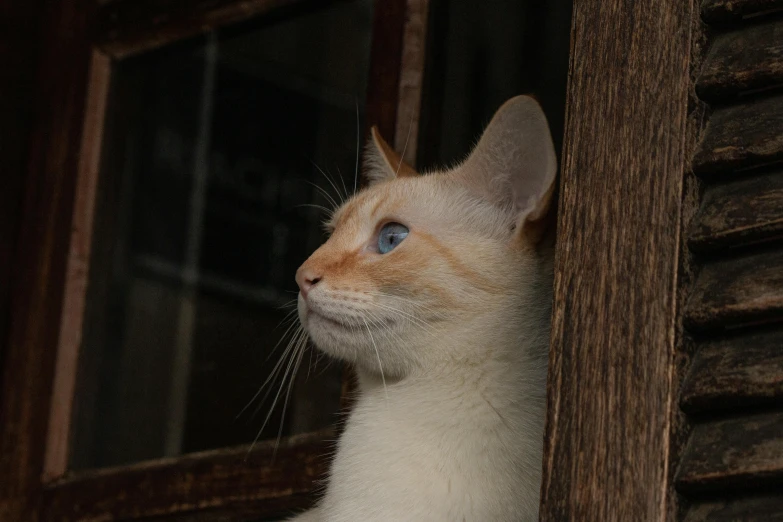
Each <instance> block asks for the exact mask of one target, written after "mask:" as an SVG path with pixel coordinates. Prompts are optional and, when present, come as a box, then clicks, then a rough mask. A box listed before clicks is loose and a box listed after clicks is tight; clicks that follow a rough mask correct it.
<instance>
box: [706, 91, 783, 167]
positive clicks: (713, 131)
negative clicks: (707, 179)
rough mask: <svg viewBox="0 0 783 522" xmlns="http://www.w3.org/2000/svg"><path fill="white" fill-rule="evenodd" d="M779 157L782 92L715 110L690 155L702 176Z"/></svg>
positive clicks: (782, 126) (781, 148) (782, 140)
mask: <svg viewBox="0 0 783 522" xmlns="http://www.w3.org/2000/svg"><path fill="white" fill-rule="evenodd" d="M781 160H783V96H773V97H769V98H762V99H758V100H754V101H750V102H747V103H743V104H740V105H735V106H730V107H725V108H722V109H718V110H716V111H715V112H714V113H713V114H712V116H711V117H710V120H709V122H708V123H707V128H706V130H705V131H704V139H703V141H702V143H701V146H700V147H699V150H697V151H696V154H695V156H694V158H693V169H694V171H695V172H696V173H697V174H700V175H702V176H704V175H709V174H713V173H726V172H731V171H732V170H736V169H743V168H749V167H754V166H758V165H764V164H768V163H773V162H779V161H781Z"/></svg>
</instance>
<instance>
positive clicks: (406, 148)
mask: <svg viewBox="0 0 783 522" xmlns="http://www.w3.org/2000/svg"><path fill="white" fill-rule="evenodd" d="M412 127H413V113H411V121H410V123H408V134H407V135H406V136H405V145H403V147H402V154H400V162H399V163H398V164H397V171H396V172H395V173H394V177H395V178H396V177H397V175H398V174H399V173H400V167H402V162H403V158H404V157H405V151H406V150H408V140H409V139H410V137H411V128H412Z"/></svg>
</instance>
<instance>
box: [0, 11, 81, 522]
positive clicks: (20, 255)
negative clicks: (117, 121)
mask: <svg viewBox="0 0 783 522" xmlns="http://www.w3.org/2000/svg"><path fill="white" fill-rule="evenodd" d="M94 6H95V2H94V0H73V1H57V2H48V3H46V4H45V9H44V10H43V13H41V16H40V18H39V20H40V23H41V24H42V25H41V27H42V31H41V33H40V37H41V42H40V45H41V54H40V59H39V62H38V64H37V66H38V67H37V75H36V79H35V89H34V91H33V95H32V98H33V100H34V104H35V105H34V112H33V115H32V127H31V138H30V147H29V157H28V158H27V164H26V170H25V189H24V200H23V202H22V203H21V208H22V213H21V220H20V223H21V224H20V232H19V236H18V237H19V244H18V248H17V250H16V255H15V259H14V266H13V282H14V287H13V292H12V295H11V306H10V310H11V316H10V323H9V324H10V329H9V340H8V345H7V353H6V361H5V367H4V375H3V379H2V387H1V388H0V477H2V480H0V520H13V521H15V522H17V521H18V522H24V521H27V520H31V519H33V518H34V517H35V513H34V512H33V511H31V510H34V509H35V508H36V504H35V499H37V495H38V493H39V492H40V483H41V480H40V479H41V472H42V468H43V460H44V451H43V448H44V447H45V441H46V430H47V424H48V420H49V402H50V398H51V391H52V376H53V371H54V359H55V355H56V347H57V336H58V331H59V319H60V311H61V305H62V296H63V280H64V277H65V267H66V254H67V249H68V238H69V236H70V234H69V231H70V225H71V216H72V211H73V200H74V197H73V196H74V188H75V184H76V174H77V168H78V156H79V143H80V139H81V134H82V120H83V116H84V98H85V96H84V94H85V85H86V82H87V69H88V63H89V60H90V42H89V38H90V34H91V30H92V23H91V22H92V17H93V14H94ZM35 34H37V33H35Z"/></svg>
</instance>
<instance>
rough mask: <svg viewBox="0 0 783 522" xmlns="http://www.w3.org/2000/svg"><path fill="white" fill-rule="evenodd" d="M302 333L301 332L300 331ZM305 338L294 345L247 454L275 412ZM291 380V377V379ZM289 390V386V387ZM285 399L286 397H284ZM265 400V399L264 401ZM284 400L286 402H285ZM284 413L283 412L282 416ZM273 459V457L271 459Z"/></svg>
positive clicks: (302, 337)
mask: <svg viewBox="0 0 783 522" xmlns="http://www.w3.org/2000/svg"><path fill="white" fill-rule="evenodd" d="M302 332H303V331H302ZM305 337H306V333H305V335H304V336H301V335H300V336H299V337H298V339H299V341H298V343H297V345H296V348H295V349H294V351H293V353H292V356H291V357H290V358H289V361H288V365H287V366H286V369H285V373H284V374H283V378H282V380H281V381H280V386H279V387H278V388H277V393H276V394H275V397H274V399H272V405H271V406H270V407H269V412H268V413H267V414H266V417H265V418H264V423H263V424H262V425H261V429H259V430H258V433H257V434H256V437H255V439H253V443H252V444H251V445H250V449H249V450H248V452H250V451H252V450H253V447H254V446H255V444H256V442H258V439H259V437H261V434H262V433H263V432H264V428H266V425H267V424H268V423H269V419H270V418H271V417H272V413H273V412H274V411H275V406H277V401H278V400H279V399H280V393H281V392H282V391H283V388H284V387H285V381H286V379H287V378H288V376H289V374H290V373H291V368H292V367H293V366H294V361H295V360H296V359H297V355H298V350H299V348H300V347H301V346H302V339H304V338H305ZM291 378H292V379H293V376H292V377H291ZM289 389H290V386H289ZM286 397H287V395H286ZM264 400H265V399H264ZM287 400H288V399H287V398H286V402H287ZM284 414H285V412H283V415H284ZM283 420H284V419H282V418H281V421H280V422H281V428H282V422H283ZM273 458H274V457H273Z"/></svg>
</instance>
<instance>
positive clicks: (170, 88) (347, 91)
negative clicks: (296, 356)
mask: <svg viewBox="0 0 783 522" xmlns="http://www.w3.org/2000/svg"><path fill="white" fill-rule="evenodd" d="M371 19H372V2H371V1H369V0H358V1H352V2H336V3H328V4H327V5H326V6H322V7H318V8H314V7H312V6H310V7H308V10H307V11H303V12H288V13H286V14H285V15H284V16H278V17H277V18H276V19H269V18H267V19H264V20H261V21H260V22H259V23H254V24H253V25H252V26H243V27H241V28H240V29H239V30H231V31H227V32H222V33H217V34H214V33H213V34H211V35H209V36H208V37H206V38H204V39H202V40H201V41H199V42H195V43H192V42H191V43H188V44H180V45H175V46H172V47H171V48H167V49H163V50H160V51H156V52H154V53H149V54H146V55H143V56H141V57H138V58H134V59H131V60H127V61H124V62H121V63H120V64H119V65H118V66H117V67H116V70H115V74H114V79H113V85H112V98H111V102H110V109H109V111H108V115H107V122H106V123H107V129H108V130H107V135H106V139H105V141H106V143H107V146H106V150H105V151H104V158H103V163H102V177H101V182H100V187H99V192H100V194H99V197H98V200H97V201H96V220H95V221H96V225H95V229H94V231H93V252H92V256H91V265H90V279H89V288H88V294H87V307H86V310H85V320H84V332H83V346H82V350H81V354H82V355H81V360H80V368H79V379H78V390H77V395H76V398H75V413H74V415H75V417H74V422H73V438H72V440H73V445H72V451H71V467H72V468H76V469H82V468H89V467H99V466H109V465H116V464H122V463H127V462H134V461H139V460H144V459H151V458H158V457H162V456H174V455H179V454H181V453H185V452H192V451H198V450H203V449H209V448H217V447H223V446H228V445H234V444H242V443H249V442H252V441H253V440H254V439H255V438H256V437H257V436H258V437H259V438H260V439H265V438H275V437H277V435H278V430H281V433H282V435H283V436H285V435H288V434H293V433H300V432H306V431H312V430H314V429H318V428H320V427H324V426H326V425H329V424H331V423H332V422H334V420H335V419H334V413H335V412H336V411H337V408H338V404H339V394H340V376H341V371H340V368H339V365H336V364H333V365H331V366H328V365H327V364H324V361H321V363H319V364H316V356H315V354H311V353H310V352H307V353H306V354H305V355H304V361H303V363H302V368H301V369H300V371H299V373H298V377H297V378H296V380H295V384H294V386H293V388H292V392H291V399H290V401H289V403H288V407H287V411H286V413H285V415H284V416H283V412H282V402H283V401H282V400H280V401H279V402H278V405H277V407H275V408H274V409H273V410H270V406H271V401H270V400H267V401H266V402H264V403H260V402H259V401H257V402H256V403H254V404H252V405H250V407H249V408H248V409H247V410H246V412H245V414H243V415H242V416H240V417H239V418H238V419H236V416H237V414H238V413H239V412H240V410H242V408H243V406H244V405H245V404H246V403H247V402H248V401H249V400H250V399H251V397H253V396H254V394H255V392H256V391H257V390H258V388H259V386H260V385H261V384H262V383H263V382H264V381H265V380H266V379H267V377H268V376H269V374H270V372H271V371H272V369H273V368H274V366H275V363H277V361H278V359H279V357H280V355H281V354H282V353H283V352H284V348H285V342H283V343H282V345H281V346H279V347H278V349H277V350H276V351H275V353H272V349H273V348H274V347H275V345H276V344H277V343H278V341H279V340H280V339H281V337H282V336H283V333H284V332H285V324H284V325H283V326H282V327H278V325H279V324H280V323H281V321H283V320H284V319H285V316H286V314H287V313H288V311H290V310H291V308H286V304H287V303H291V302H293V301H294V300H295V298H296V284H295V282H294V272H295V270H296V268H297V267H298V266H299V264H301V262H302V261H304V259H305V258H306V257H307V255H308V254H309V253H310V252H312V251H313V250H314V249H315V248H316V247H317V246H318V245H319V244H320V242H321V241H322V240H323V237H322V232H321V230H320V221H321V219H322V218H323V217H324V216H323V214H322V212H321V211H320V210H319V209H318V208H317V206H326V207H329V206H331V203H330V202H329V199H328V197H327V196H325V195H324V194H323V193H322V192H321V191H320V190H319V189H318V188H316V187H315V186H314V184H317V185H320V186H321V187H324V188H326V189H328V191H329V192H331V197H334V198H337V196H336V194H335V189H334V188H333V187H332V186H331V185H330V183H329V182H328V181H327V180H326V179H325V178H324V176H323V175H322V174H321V173H320V171H319V169H323V170H325V171H328V172H329V173H330V174H331V176H333V177H334V179H335V182H336V185H337V186H338V187H339V189H340V191H341V192H342V189H343V181H344V183H345V185H347V186H349V187H351V188H352V187H353V183H354V168H355V158H356V156H355V154H356V133H357V132H358V130H359V129H357V104H358V107H359V111H362V105H363V103H362V101H363V97H364V93H365V90H366V78H367V69H368V59H369V44H370V27H371ZM340 172H342V175H344V176H345V178H346V179H345V180H342V179H341V174H340ZM311 362H312V365H311V364H310V363H311ZM286 363H287V361H286ZM308 366H311V367H310V369H309V371H308V370H307V367H308ZM290 369H291V368H290V367H288V366H287V364H284V365H282V366H281V370H282V371H281V373H280V374H279V375H278V379H277V380H276V382H275V383H274V386H275V388H274V389H273V392H272V394H271V396H272V397H273V396H274V395H275V393H276V391H277V389H278V388H277V387H278V386H279V385H280V382H281V379H282V377H283V375H282V374H283V373H285V372H286V371H287V370H290ZM291 373H292V372H291V371H289V377H290V375H291ZM286 390H287V389H286V388H284V389H283V394H282V395H284V394H285V392H286ZM270 398H271V397H270ZM270 411H271V412H272V413H271V415H270V417H269V422H268V423H267V424H266V428H265V429H264V430H263V432H262V433H259V430H260V429H261V426H262V424H263V423H264V419H265V418H266V417H267V414H268V413H269V412H270Z"/></svg>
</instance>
